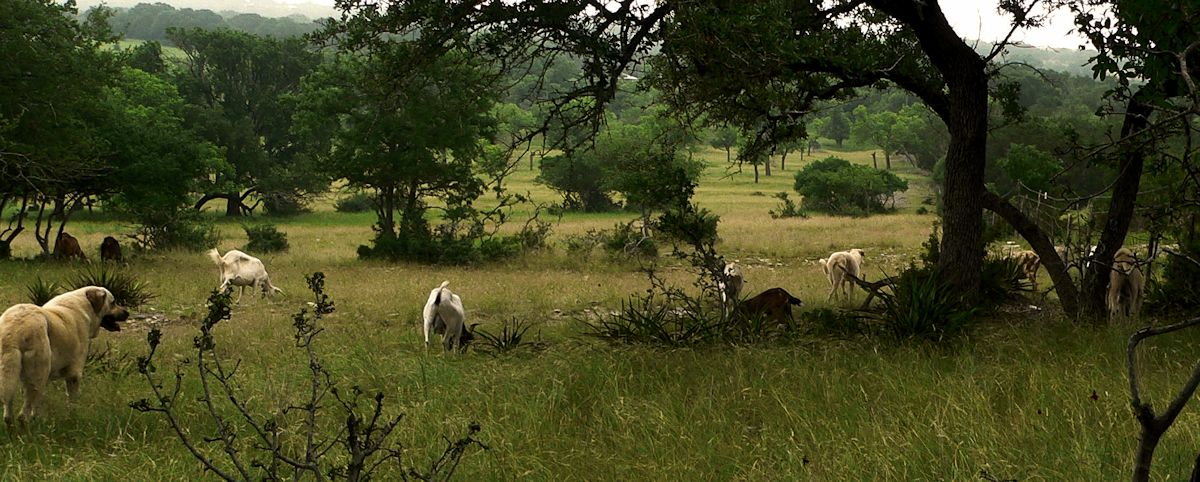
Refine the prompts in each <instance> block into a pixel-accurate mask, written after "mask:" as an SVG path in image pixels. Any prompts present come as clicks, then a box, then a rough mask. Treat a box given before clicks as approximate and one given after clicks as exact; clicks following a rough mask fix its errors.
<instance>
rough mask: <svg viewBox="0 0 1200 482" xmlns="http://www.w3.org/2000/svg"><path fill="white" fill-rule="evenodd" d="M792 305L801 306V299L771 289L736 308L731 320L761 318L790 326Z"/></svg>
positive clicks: (782, 290) (779, 290) (785, 292)
mask: <svg viewBox="0 0 1200 482" xmlns="http://www.w3.org/2000/svg"><path fill="white" fill-rule="evenodd" d="M792 305H796V306H800V305H801V301H800V299H799V298H796V297H795V296H792V295H791V293H788V292H787V290H785V289H783V288H771V289H769V290H766V291H763V292H762V293H759V294H758V295H756V296H754V297H753V298H749V299H747V300H745V301H743V302H741V303H739V304H738V306H737V308H734V310H733V315H732V316H731V318H732V319H734V320H738V321H746V320H749V319H751V318H755V317H761V318H762V320H764V321H767V320H770V321H774V322H776V323H779V324H781V325H790V324H791V323H792V320H793V319H792Z"/></svg>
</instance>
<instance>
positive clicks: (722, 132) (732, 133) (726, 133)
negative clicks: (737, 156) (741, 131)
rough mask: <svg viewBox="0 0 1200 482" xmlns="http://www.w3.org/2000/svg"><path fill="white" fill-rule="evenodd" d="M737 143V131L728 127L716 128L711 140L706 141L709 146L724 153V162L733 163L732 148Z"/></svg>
mask: <svg viewBox="0 0 1200 482" xmlns="http://www.w3.org/2000/svg"><path fill="white" fill-rule="evenodd" d="M737 142H738V133H737V129H734V128H732V127H729V126H722V127H718V128H716V129H715V130H713V134H712V138H710V139H709V140H708V143H709V145H711V146H713V147H715V148H717V149H721V150H724V151H725V162H733V147H734V146H736V145H737Z"/></svg>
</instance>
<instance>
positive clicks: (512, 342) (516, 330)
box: [475, 317, 545, 355]
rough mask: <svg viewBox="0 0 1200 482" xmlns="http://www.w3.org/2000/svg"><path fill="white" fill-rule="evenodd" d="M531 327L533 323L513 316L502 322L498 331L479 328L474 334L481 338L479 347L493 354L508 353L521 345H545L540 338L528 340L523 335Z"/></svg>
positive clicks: (535, 348) (538, 346)
mask: <svg viewBox="0 0 1200 482" xmlns="http://www.w3.org/2000/svg"><path fill="white" fill-rule="evenodd" d="M532 327H533V323H528V322H523V321H521V320H518V319H517V318H515V317H514V318H512V319H510V320H508V321H505V322H503V323H502V324H501V325H500V331H499V332H497V333H495V334H493V333H492V332H489V331H487V330H483V329H479V330H475V335H476V336H478V337H479V338H481V339H482V340H483V346H482V347H481V349H482V350H483V351H486V352H489V353H492V354H495V355H499V354H503V353H508V352H511V351H513V350H516V349H518V348H521V347H529V348H532V349H534V350H537V349H541V348H543V347H544V346H545V343H544V342H542V341H541V340H537V341H530V340H529V339H527V338H526V337H525V335H526V333H528V332H529V329H530V328H532Z"/></svg>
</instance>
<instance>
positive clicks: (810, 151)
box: [808, 138, 842, 154]
mask: <svg viewBox="0 0 1200 482" xmlns="http://www.w3.org/2000/svg"><path fill="white" fill-rule="evenodd" d="M833 141H834V142H837V146H838V147H839V148H840V147H842V139H841V138H837V139H834V140H833ZM808 153H809V154H812V146H809V148H808Z"/></svg>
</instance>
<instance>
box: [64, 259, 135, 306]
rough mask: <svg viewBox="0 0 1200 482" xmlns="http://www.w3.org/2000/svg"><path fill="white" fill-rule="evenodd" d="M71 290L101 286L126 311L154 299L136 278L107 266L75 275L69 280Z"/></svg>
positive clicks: (89, 269)
mask: <svg viewBox="0 0 1200 482" xmlns="http://www.w3.org/2000/svg"><path fill="white" fill-rule="evenodd" d="M70 285H71V289H79V288H83V287H84V286H102V287H104V288H108V291H109V292H111V293H112V294H113V299H114V300H115V301H116V303H117V304H118V305H121V306H124V307H125V308H128V309H133V308H137V307H139V306H142V305H144V304H146V302H147V301H150V300H151V299H153V298H154V294H153V293H151V292H150V289H149V286H148V285H147V284H146V282H145V281H142V280H140V279H138V278H137V277H136V276H134V275H132V274H130V273H128V272H123V271H121V270H120V268H118V267H115V266H109V265H94V266H89V267H87V268H85V269H84V270H82V271H79V272H77V273H75V278H74V279H73V280H71V283H70Z"/></svg>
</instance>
